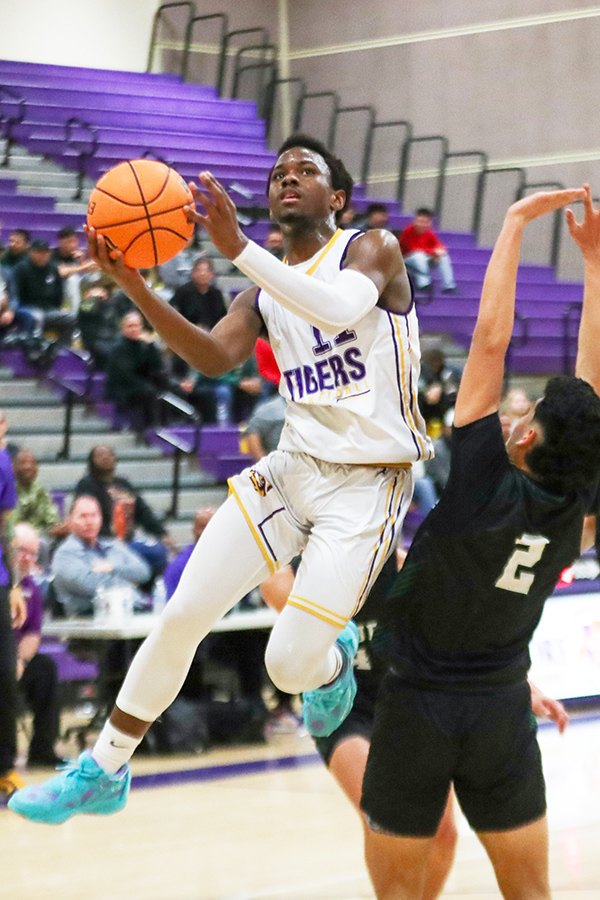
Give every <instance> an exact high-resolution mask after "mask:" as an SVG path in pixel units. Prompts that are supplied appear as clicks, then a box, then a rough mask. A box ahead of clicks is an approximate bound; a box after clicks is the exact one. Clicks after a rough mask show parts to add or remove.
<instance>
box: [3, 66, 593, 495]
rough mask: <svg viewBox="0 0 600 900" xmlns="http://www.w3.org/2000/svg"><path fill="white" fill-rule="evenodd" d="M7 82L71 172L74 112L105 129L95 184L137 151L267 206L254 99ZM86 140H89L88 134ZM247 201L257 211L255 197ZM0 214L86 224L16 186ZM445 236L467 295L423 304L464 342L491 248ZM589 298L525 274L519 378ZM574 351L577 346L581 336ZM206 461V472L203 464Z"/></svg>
mask: <svg viewBox="0 0 600 900" xmlns="http://www.w3.org/2000/svg"><path fill="white" fill-rule="evenodd" d="M0 84H5V85H7V86H9V87H12V88H14V89H16V90H18V91H19V93H21V94H22V95H23V97H24V99H25V101H26V114H25V118H24V120H23V122H21V123H20V124H19V125H18V126H17V127H16V129H15V137H16V139H17V141H19V142H20V143H22V144H23V145H24V146H25V147H27V148H28V149H29V150H31V151H32V152H37V153H41V154H44V155H46V156H48V157H50V158H51V159H54V160H55V161H57V162H58V163H59V164H60V165H61V166H62V167H63V168H65V169H66V170H69V171H73V172H74V173H75V172H76V170H77V167H78V151H77V149H76V148H73V147H65V144H64V124H65V122H66V121H67V120H68V119H69V118H70V117H71V116H73V115H76V116H78V117H79V118H80V119H82V120H84V121H86V122H89V123H90V124H91V125H93V126H94V127H95V128H96V129H97V133H98V138H99V146H98V152H97V155H96V156H95V157H94V158H92V159H89V160H88V161H87V164H86V165H87V169H86V174H87V175H88V176H89V177H90V178H92V179H94V180H95V179H97V178H98V177H99V176H100V175H101V174H103V173H104V172H105V171H106V170H107V169H108V168H110V167H111V166H113V165H115V164H116V163H117V162H120V161H122V160H123V159H127V158H133V157H137V156H140V155H142V153H143V152H144V151H145V150H146V149H149V150H151V151H153V152H154V153H155V154H157V155H159V156H162V157H163V158H164V159H166V160H168V161H169V162H170V163H172V164H173V165H174V166H175V167H176V168H177V169H178V171H179V172H180V173H181V175H182V176H183V177H184V178H186V179H188V180H191V179H196V178H197V174H198V170H199V169H203V168H209V169H211V170H212V171H213V173H214V174H215V176H216V177H217V178H219V179H220V180H222V181H223V182H224V183H225V185H226V186H229V185H230V184H231V183H232V182H239V183H240V184H242V185H243V186H244V187H245V188H247V189H248V190H250V191H251V192H252V193H253V194H254V197H255V198H257V200H256V202H257V203H262V202H263V198H264V189H265V183H266V178H267V174H268V171H269V168H270V166H271V165H272V163H273V161H274V154H273V153H272V152H270V151H269V149H268V148H267V145H266V141H265V123H264V122H263V121H261V120H260V119H258V117H257V115H256V108H255V104H254V103H252V102H249V101H240V100H228V99H223V98H220V97H218V96H217V95H216V92H215V90H214V89H213V88H211V87H205V86H201V85H195V84H186V83H182V82H181V81H180V79H178V78H177V77H176V76H173V75H156V74H145V73H137V72H119V71H105V70H100V69H87V68H76V67H69V66H57V65H46V64H41V65H40V64H35V63H26V62H16V61H10V60H0ZM5 102H6V101H5ZM81 143H82V145H84V144H85V139H84V137H83V134H82V135H81ZM73 186H74V187H75V176H74V181H73ZM369 202H371V198H369V197H368V195H367V191H366V190H365V187H364V185H357V186H356V188H355V194H354V205H355V207H356V209H357V210H358V212H359V213H363V212H364V211H365V209H366V207H367V206H368V204H369ZM384 202H386V203H387V205H388V208H389V211H390V228H391V229H392V230H394V231H399V230H400V229H401V228H403V227H404V226H405V225H406V224H408V223H409V222H410V221H411V219H412V212H411V213H410V214H407V212H406V211H403V210H401V209H400V207H399V205H398V203H397V202H395V201H384ZM239 205H240V206H241V207H244V206H245V205H247V206H250V205H252V201H251V200H250V201H248V202H247V203H246V202H243V201H242V202H240V204H239ZM0 212H1V214H2V215H1V219H2V234H0V237H1V238H3V239H4V240H6V238H7V236H8V231H9V230H10V229H11V228H15V227H23V228H28V229H29V230H30V231H31V232H32V233H33V235H34V237H38V238H44V239H46V240H48V241H49V242H51V243H54V242H55V237H56V232H57V231H58V229H59V228H61V227H63V226H65V225H70V226H72V227H74V228H80V227H81V225H82V221H81V220H82V216H81V215H77V214H73V213H62V212H60V211H58V210H56V208H55V207H54V205H53V203H52V201H51V200H49V199H48V198H44V199H42V198H40V197H37V196H36V197H27V196H25V195H24V194H22V193H20V192H19V193H17V188H16V182H15V181H14V180H13V179H10V180H8V179H7V180H5V181H3V180H0ZM268 228H269V223H268V222H267V221H266V219H265V220H264V221H259V222H256V223H253V224H251V225H249V226H248V227H247V228H246V229H245V230H246V232H247V233H248V235H249V236H250V237H251V238H253V239H254V240H257V241H259V242H262V241H263V240H264V239H265V237H266V235H267V231H268ZM440 237H441V239H442V240H443V241H444V242H445V243H446V245H447V247H448V250H449V252H450V254H451V256H452V260H453V264H454V268H455V274H456V277H457V282H458V292H457V294H456V295H453V296H449V297H446V296H439V290H438V289H437V286H435V287H434V291H433V300H432V302H431V303H429V304H427V305H426V304H425V303H420V304H419V314H420V320H421V327H422V330H423V331H433V332H442V333H447V334H449V335H451V336H452V337H453V338H454V339H455V340H456V341H458V342H459V343H461V344H463V345H464V346H465V347H466V346H468V343H469V341H470V338H471V335H472V330H473V325H474V321H475V316H476V312H477V304H478V299H479V294H480V291H481V285H482V282H483V277H484V273H485V266H486V265H487V263H488V261H489V258H490V253H491V250H490V249H489V248H485V247H477V246H476V242H475V238H474V236H473V235H472V234H469V233H461V232H454V231H446V230H443V231H441V232H440ZM435 282H437V275H435V274H434V283H435ZM581 296H582V287H581V285H579V284H573V283H560V282H558V281H557V279H556V276H555V273H554V272H553V270H552V269H551V268H550V267H549V266H539V265H538V266H534V265H524V266H522V267H521V268H520V270H519V281H518V289H517V311H518V312H520V313H521V314H523V315H525V316H526V317H527V319H528V328H529V334H530V340H529V342H528V344H527V345H526V346H524V347H522V348H520V349H516V348H515V349H514V350H513V351H512V354H511V366H512V369H513V371H514V372H516V373H519V372H522V373H529V372H535V371H538V372H540V373H544V374H551V373H554V372H557V371H561V369H562V365H563V351H562V349H561V339H562V338H561V335H562V316H563V312H564V309H565V307H566V306H567V305H568V304H571V303H579V302H580V301H581ZM418 302H419V301H418ZM517 333H519V330H518V328H517ZM570 344H571V346H572V347H574V345H575V337H573V338H572V339H570ZM13 363H15V364H19V365H20V366H21V368H20V370H19V373H22V374H30V371H27V370H26V369H23V363H22V361H21V362H18V361H17V359H16V357H15V358H14V359H13ZM98 396H99V395H98ZM99 405H100V404H99ZM105 405H106V409H105V410H104V412H105V413H106V414H109V417H111V418H112V421H113V424H115V425H117V424H118V423H117V418H118V417H117V416H116V413H115V411H114V407H112V405H109V404H105ZM109 407H110V408H109ZM99 411H100V412H101V410H99ZM205 432H206V433H207V435H206V438H205V440H206V441H209V440H210V437H209V432H208V429H203V435H204V434H205ZM219 441H220V442H221V445H220V449H219V451H218V453H219V454H221V456H218V455H213V454H208V455H207V456H206V459H207V460H208V463H207V465H208V466H210V465H213V466H214V467H217V462H215V460H217V459H225V460H226V462H223V463H218V467H219V477H221V476H222V475H223V472H224V471H225V470H226V469H228V468H229V469H231V468H235V466H240V465H241V464H242V462H243V461H244V458H243V457H242V458H241V459H240V458H238V457H239V447H231V448H227V447H225V446H224V443H225V441H226V438H225V436H224V435H220V436H219ZM201 456H202V454H201ZM227 460H228V461H227ZM203 466H204V467H205V468H206V465H205V463H204V462H203Z"/></svg>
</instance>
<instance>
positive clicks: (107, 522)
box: [75, 444, 173, 578]
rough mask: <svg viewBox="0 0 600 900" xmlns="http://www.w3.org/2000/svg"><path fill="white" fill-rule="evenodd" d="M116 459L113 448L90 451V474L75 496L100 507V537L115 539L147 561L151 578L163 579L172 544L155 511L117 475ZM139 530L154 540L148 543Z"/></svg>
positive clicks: (84, 479) (95, 448) (88, 473)
mask: <svg viewBox="0 0 600 900" xmlns="http://www.w3.org/2000/svg"><path fill="white" fill-rule="evenodd" d="M116 467H117V459H116V456H115V454H114V451H113V449H112V448H111V447H107V446H105V445H103V444H100V445H98V446H96V447H93V448H92V449H91V450H90V454H89V456H88V471H87V474H86V475H84V476H83V478H81V479H80V480H79V481H78V482H77V484H76V485H75V496H80V495H87V496H91V497H95V499H96V500H97V501H98V503H99V504H100V509H101V512H102V521H101V525H100V535H101V537H110V536H116V537H118V538H120V539H121V540H124V541H126V542H127V544H128V546H129V547H130V548H131V549H132V550H134V551H135V552H136V553H137V554H139V555H140V556H141V557H142V558H143V559H145V560H146V562H147V563H148V565H149V566H150V568H151V573H152V577H153V578H155V577H156V576H158V575H162V573H163V571H164V568H165V566H166V564H167V555H168V553H167V548H168V547H171V546H172V545H173V541H172V539H171V537H170V535H169V533H168V532H167V530H166V528H165V527H164V526H163V525H162V523H161V522H160V520H159V519H158V517H157V516H156V514H155V513H154V511H153V510H152V509H151V507H150V506H148V504H147V503H146V501H145V500H144V499H143V497H142V496H141V495H140V494H139V492H138V491H136V489H135V488H134V487H133V485H132V484H131V482H130V481H128V479H127V478H122V477H120V476H119V475H116V474H115V470H116ZM136 530H140V531H142V532H143V533H144V534H146V535H149V536H150V537H151V538H154V541H152V542H149V541H147V540H144V539H143V538H142V537H141V536H140V537H139V538H137V537H136Z"/></svg>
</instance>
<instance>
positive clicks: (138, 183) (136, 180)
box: [127, 162, 170, 266]
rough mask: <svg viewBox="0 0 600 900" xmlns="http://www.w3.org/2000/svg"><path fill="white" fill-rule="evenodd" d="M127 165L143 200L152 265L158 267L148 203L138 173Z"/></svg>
mask: <svg viewBox="0 0 600 900" xmlns="http://www.w3.org/2000/svg"><path fill="white" fill-rule="evenodd" d="M127 165H128V166H129V168H130V169H131V171H132V173H133V177H134V178H135V183H136V184H137V186H138V190H139V192H140V195H141V197H142V200H143V203H144V209H145V211H146V219H147V221H148V228H149V230H150V239H151V241H152V249H153V251H154V263H153V265H155V266H157V265H158V249H157V247H156V239H155V237H154V229H153V228H152V216H151V215H150V213H149V211H148V202H147V201H146V198H145V196H144V192H143V190H142V185H141V184H140V179H139V175H138V173H137V172H136V170H135V168H134V165H133V163H132V162H128V163H127ZM169 174H170V173H169V171H168V170H167V179H166V181H168V180H169ZM166 181H165V182H164V183H163V186H162V188H161V190H160V193H159V196H160V194H161V193H162V192H163V191H164V189H165V184H166Z"/></svg>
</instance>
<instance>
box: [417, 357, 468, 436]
mask: <svg viewBox="0 0 600 900" xmlns="http://www.w3.org/2000/svg"><path fill="white" fill-rule="evenodd" d="M460 378H461V373H460V372H459V371H458V369H457V368H455V367H454V366H451V365H449V364H448V363H447V362H446V357H445V355H444V352H443V350H441V348H439V347H433V348H432V349H430V350H426V351H425V352H424V353H423V363H422V366H421V377H420V379H419V408H420V410H421V412H422V414H423V418H424V419H425V422H426V423H427V432H428V434H429V435H430V436H431V437H432V438H434V439H435V438H437V437H439V436H440V434H441V431H442V420H443V418H444V415H445V414H446V412H447V411H448V410H449V409H450V408H452V407H454V404H455V402H456V395H457V393H458V386H459V384H460Z"/></svg>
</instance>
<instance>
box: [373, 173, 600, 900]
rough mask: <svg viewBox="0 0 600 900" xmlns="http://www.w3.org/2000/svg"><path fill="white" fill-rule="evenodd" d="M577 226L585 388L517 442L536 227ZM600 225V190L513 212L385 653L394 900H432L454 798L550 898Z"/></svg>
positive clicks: (529, 887) (522, 430) (382, 744)
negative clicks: (578, 212)
mask: <svg viewBox="0 0 600 900" xmlns="http://www.w3.org/2000/svg"><path fill="white" fill-rule="evenodd" d="M579 199H582V200H583V201H584V203H585V217H584V221H583V223H582V224H577V223H576V222H575V219H574V216H573V214H572V213H571V212H570V211H568V212H567V221H568V223H569V230H570V232H571V235H572V237H573V238H574V240H575V241H576V243H577V244H578V245H579V247H580V248H581V250H582V253H583V258H584V264H585V290H584V304H583V312H582V320H581V328H580V332H579V342H578V355H577V363H576V374H577V376H579V377H561V378H554V379H551V380H550V381H549V383H548V385H547V387H546V391H545V395H544V397H543V398H542V400H540V401H539V402H538V404H537V405H536V407H535V409H534V410H533V411H532V413H530V414H528V415H527V416H525V417H524V418H523V419H522V420H519V422H517V423H516V424H515V426H514V428H513V430H512V432H511V434H510V436H509V438H508V440H507V443H506V445H505V444H504V442H503V439H502V433H501V428H500V422H499V417H498V408H499V404H500V398H501V392H502V378H503V374H504V357H505V353H506V349H507V346H508V343H509V341H510V336H511V333H512V327H513V321H514V306H515V293H516V274H517V266H518V261H519V253H520V243H521V236H522V232H523V229H524V227H525V225H526V224H527V223H528V222H530V221H532V220H533V219H535V218H538V217H539V216H541V215H542V214H544V213H548V212H553V211H555V210H557V209H559V208H560V207H562V206H565V205H566V204H567V203H571V202H574V201H576V200H579ZM599 340H600V213H599V212H598V211H596V210H594V209H593V206H592V202H591V197H590V190H589V186H587V185H586V186H585V187H584V188H583V189H582V190H575V191H557V192H551V193H543V194H542V193H540V194H535V195H532V196H530V197H526V198H525V199H523V200H521V201H519V202H518V203H516V204H513V206H512V207H511V208H510V209H509V211H508V213H507V215H506V218H505V221H504V225H503V228H502V230H501V233H500V236H499V238H498V240H497V242H496V246H495V248H494V252H493V254H492V257H491V260H490V263H489V266H488V270H487V273H486V279H485V283H484V287H483V292H482V297H481V302H480V309H479V315H478V319H477V324H476V328H475V332H474V335H473V340H472V344H471V348H470V351H469V357H468V360H467V364H466V366H465V371H464V374H463V378H462V381H461V386H460V390H459V394H458V399H457V403H456V410H455V419H454V422H455V427H454V431H453V439H452V462H451V473H450V478H449V482H448V485H447V487H446V489H445V491H444V493H443V496H442V498H441V500H440V502H439V504H438V506H437V507H436V508H435V509H434V510H433V511H432V512H431V513H430V514H429V516H428V517H427V519H426V520H425V522H424V523H423V525H422V526H421V528H420V530H419V532H418V533H417V535H416V537H415V540H414V542H413V546H412V547H411V549H410V551H409V554H408V557H407V559H406V562H405V565H404V567H403V569H402V571H401V573H400V575H399V576H398V579H397V583H396V585H395V587H394V589H393V592H392V595H391V598H390V603H389V606H388V610H387V611H386V617H385V624H384V625H380V628H379V629H378V633H377V635H376V640H377V641H378V644H379V646H378V650H380V651H384V652H385V653H386V654H387V655H388V657H389V659H390V661H391V670H390V672H389V673H388V675H387V676H386V678H385V681H384V684H383V688H382V691H381V694H380V697H379V700H378V707H377V713H376V723H375V731H374V734H373V737H372V743H371V752H370V755H369V760H368V764H367V770H366V774H365V779H364V785H363V797H362V808H363V810H364V812H365V814H366V816H367V819H368V822H369V825H370V828H369V830H368V832H367V839H366V850H367V863H368V865H369V870H370V873H371V877H372V879H373V883H374V885H375V889H376V892H377V896H378V897H379V898H392V897H393V898H399V897H402V898H405V897H421V896H422V889H423V882H424V872H425V864H426V861H427V857H428V853H429V852H430V848H431V842H432V836H433V834H434V833H435V829H436V828H437V825H438V822H439V821H440V818H441V815H442V813H443V810H444V806H445V803H446V799H447V797H448V792H449V790H450V788H451V786H452V785H454V788H455V791H456V794H457V797H458V799H459V801H460V803H461V806H462V808H463V811H464V813H465V815H466V817H467V819H468V821H469V823H470V824H471V826H472V827H473V828H474V830H476V831H477V833H478V835H479V837H480V839H481V841H482V843H483V845H484V846H485V848H486V850H487V852H488V855H489V856H490V859H491V861H492V864H493V866H494V869H495V872H496V877H497V880H498V884H499V886H500V889H501V891H502V893H503V895H504V896H507V897H527V898H528V900H530V898H542V897H543V898H545V897H549V896H550V894H549V886H548V859H547V844H548V841H547V823H546V818H545V792H544V780H543V775H542V766H541V760H540V753H539V748H538V745H537V740H536V726H535V720H534V718H533V716H532V712H531V700H530V695H529V689H528V686H527V682H526V675H527V669H528V666H529V655H528V643H529V640H530V638H531V636H532V633H533V631H534V629H535V627H536V625H537V623H538V621H539V618H540V616H541V612H542V607H543V603H544V601H545V599H546V598H547V597H548V595H549V594H550V593H551V592H552V590H553V588H554V586H555V584H556V581H557V580H558V577H559V575H560V572H561V570H562V569H563V568H564V567H565V566H566V565H568V564H570V563H571V562H572V561H573V560H574V559H575V558H576V557H577V556H578V554H579V548H580V541H581V532H582V525H583V518H584V515H585V513H586V512H587V510H588V508H589V503H590V499H591V495H592V490H593V487H592V486H593V483H594V481H595V478H596V477H597V473H598V471H600V398H599V397H598V396H597V395H598V393H599V389H600V354H599V353H598V345H599Z"/></svg>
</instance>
